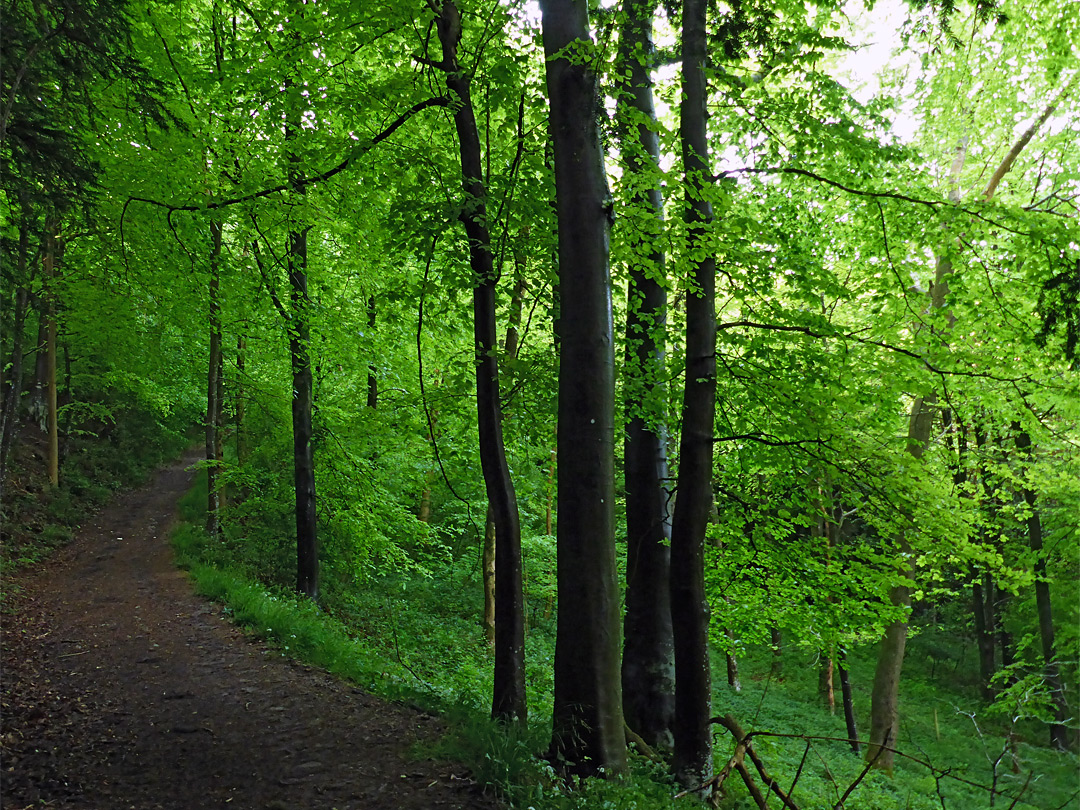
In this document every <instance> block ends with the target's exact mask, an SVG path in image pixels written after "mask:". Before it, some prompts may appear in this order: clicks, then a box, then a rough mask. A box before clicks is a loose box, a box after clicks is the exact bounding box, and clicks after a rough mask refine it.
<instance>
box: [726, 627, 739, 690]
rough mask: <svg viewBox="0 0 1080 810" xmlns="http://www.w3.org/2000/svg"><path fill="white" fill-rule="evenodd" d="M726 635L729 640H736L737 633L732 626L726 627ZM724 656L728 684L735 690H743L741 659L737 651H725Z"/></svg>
mask: <svg viewBox="0 0 1080 810" xmlns="http://www.w3.org/2000/svg"><path fill="white" fill-rule="evenodd" d="M724 635H725V636H727V638H728V640H729V641H731V642H734V641H735V634H734V633H733V632H731V628H730V627H725V628H724ZM724 658H725V659H726V660H727V683H728V686H730V687H731V689H732V690H733V691H735V692H741V691H742V683H741V682H740V681H739V660H738V659H737V658H736V657H735V653H733V652H725V653H724Z"/></svg>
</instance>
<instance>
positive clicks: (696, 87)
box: [671, 0, 716, 787]
mask: <svg viewBox="0 0 1080 810" xmlns="http://www.w3.org/2000/svg"><path fill="white" fill-rule="evenodd" d="M707 8H708V3H707V2H706V0H686V2H685V4H684V6H683V59H682V82H683V101H682V107H681V116H680V120H681V125H680V127H681V137H682V157H683V167H684V170H685V172H686V195H687V198H688V204H687V208H686V211H687V214H686V216H687V220H688V223H689V234H688V242H689V244H688V245H687V253H688V254H689V255H694V254H695V252H698V253H700V252H702V251H704V253H705V255H704V256H702V257H701V258H699V259H698V260H697V261H695V262H694V265H693V271H692V272H693V275H692V277H691V288H690V289H689V290H688V292H687V296H686V381H685V386H686V387H685V389H684V392H683V408H682V433H681V436H680V441H679V484H678V498H677V499H676V501H675V514H674V518H673V520H672V527H671V616H672V625H673V629H674V641H675V724H674V726H673V729H672V730H673V732H674V735H675V757H674V761H673V763H672V764H673V767H674V771H675V777H676V779H678V781H679V782H680V783H681V784H683V785H684V786H687V787H691V786H696V785H700V784H702V783H704V782H706V781H708V779H709V778H710V777H711V776H712V730H711V727H710V726H709V718H710V717H711V716H712V711H711V709H712V678H711V673H710V671H709V603H708V599H707V598H706V595H705V553H704V552H705V527H706V525H707V524H708V522H709V512H710V509H711V507H712V472H713V469H712V466H713V420H714V416H715V409H716V312H715V309H716V304H715V296H716V293H715V291H716V260H715V258H714V257H713V256H712V254H711V253H710V252H708V250H707V248H704V247H699V245H700V243H701V242H702V241H703V240H704V238H705V236H706V232H707V230H708V228H709V226H710V224H711V223H712V218H713V213H712V205H711V203H710V202H709V201H708V199H707V198H706V196H705V193H704V190H705V186H706V184H707V182H708V180H707V178H709V177H710V176H711V174H712V171H711V169H710V166H709V142H708V126H707V116H706V111H705V102H706V97H707V94H708V87H707V81H706V77H705V60H706V25H705V16H706V10H707Z"/></svg>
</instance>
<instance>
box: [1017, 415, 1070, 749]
mask: <svg viewBox="0 0 1080 810" xmlns="http://www.w3.org/2000/svg"><path fill="white" fill-rule="evenodd" d="M1013 429H1014V430H1017V431H1018V432H1017V433H1016V449H1017V450H1019V451H1020V456H1021V459H1022V460H1023V461H1026V462H1028V463H1030V461H1031V459H1032V456H1033V453H1032V449H1031V436H1030V435H1029V434H1028V432H1027V431H1025V430H1019V426H1018V425H1014V426H1013ZM1023 495H1024V503H1026V504H1027V507H1028V518H1027V535H1028V547H1029V548H1030V549H1031V552H1032V554H1034V555H1035V610H1036V612H1037V613H1038V615H1039V640H1040V642H1041V643H1042V655H1043V666H1044V668H1045V672H1046V684H1047V686H1049V687H1050V699H1051V701H1052V702H1053V704H1054V720H1055V722H1054V723H1051V724H1050V744H1051V745H1053V746H1054V747H1055V748H1060V749H1062V750H1065V749H1067V748H1068V747H1069V731H1068V727H1067V726H1066V725H1065V723H1066V721H1067V720H1068V719H1069V707H1068V705H1067V704H1066V702H1065V689H1064V687H1063V686H1062V683H1061V672H1060V670H1059V669H1058V662H1057V660H1056V659H1055V655H1054V616H1053V611H1052V609H1051V604H1050V583H1049V582H1048V581H1047V579H1046V553H1045V551H1044V550H1043V531H1042V520H1041V518H1040V517H1039V510H1038V509H1037V508H1036V507H1037V504H1036V495H1035V490H1033V489H1032V488H1031V487H1030V486H1028V485H1027V484H1026V483H1025V485H1024V487H1023Z"/></svg>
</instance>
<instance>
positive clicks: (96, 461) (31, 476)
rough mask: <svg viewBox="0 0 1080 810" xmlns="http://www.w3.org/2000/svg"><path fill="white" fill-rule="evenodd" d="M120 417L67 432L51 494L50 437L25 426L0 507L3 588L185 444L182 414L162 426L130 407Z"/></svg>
mask: <svg viewBox="0 0 1080 810" xmlns="http://www.w3.org/2000/svg"><path fill="white" fill-rule="evenodd" d="M117 411H118V415H117V416H116V418H115V420H114V422H112V423H110V424H109V425H108V426H107V429H105V428H102V429H101V430H99V431H91V430H79V431H75V430H72V431H71V432H70V434H69V435H66V436H65V437H64V439H63V441H62V442H61V453H62V458H61V464H60V482H59V485H58V486H55V487H54V486H51V485H50V484H49V481H48V477H47V473H46V462H45V455H46V452H47V438H46V437H45V435H44V433H43V432H42V431H41V430H40V429H39V428H38V427H37V425H35V424H32V423H31V424H25V425H23V427H22V429H21V431H20V436H19V441H18V442H16V444H15V447H14V449H13V451H12V453H11V458H10V464H9V470H8V476H7V481H6V482H5V486H4V497H3V500H2V501H0V526H2V531H0V580H3V581H4V588H5V589H6V588H7V587H9V583H8V582H6V580H7V576H8V575H10V574H12V573H15V572H16V571H18V570H20V569H23V568H26V567H28V566H32V565H35V564H37V563H39V562H41V561H42V560H44V559H45V558H46V557H48V556H49V555H50V554H51V553H52V552H53V551H55V550H56V549H57V548H60V547H61V546H64V545H66V544H67V543H68V542H70V541H71V539H72V538H73V537H74V534H75V532H76V531H77V530H78V528H79V525H80V524H81V523H82V522H83V521H84V520H86V519H87V517H89V516H90V515H92V514H94V513H95V512H97V511H98V510H99V509H100V508H101V507H102V506H103V505H104V504H105V502H106V501H108V499H109V498H110V497H111V496H112V494H113V492H115V491H117V490H119V489H122V488H129V487H133V486H137V485H138V484H140V483H142V482H143V481H144V480H146V477H147V476H148V475H149V474H150V473H151V472H152V471H154V470H155V469H157V468H158V467H159V466H160V465H161V464H162V463H163V462H164V461H166V460H167V459H170V458H174V457H175V456H177V455H178V454H179V453H180V452H181V451H182V450H183V449H184V448H185V447H186V446H188V444H190V437H189V436H188V435H187V434H186V432H185V430H184V427H185V426H186V425H188V424H191V422H192V421H193V420H192V419H190V418H188V416H187V415H186V414H175V415H174V416H173V418H171V419H168V420H166V422H167V423H165V424H163V423H162V422H161V421H160V420H159V419H157V418H156V417H154V416H153V415H152V414H149V413H147V412H144V411H140V410H139V409H138V408H137V407H135V406H134V405H132V406H130V407H127V408H119V407H118V409H117Z"/></svg>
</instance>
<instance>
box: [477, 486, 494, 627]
mask: <svg viewBox="0 0 1080 810" xmlns="http://www.w3.org/2000/svg"><path fill="white" fill-rule="evenodd" d="M492 512H493V510H492V508H491V504H490V503H489V504H488V508H487V519H486V520H485V521H484V551H483V554H482V555H481V561H480V562H481V568H482V569H483V577H484V637H485V638H486V639H487V643H488V644H489V645H490V646H492V647H494V646H495V515H494V514H493V513H492Z"/></svg>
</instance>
